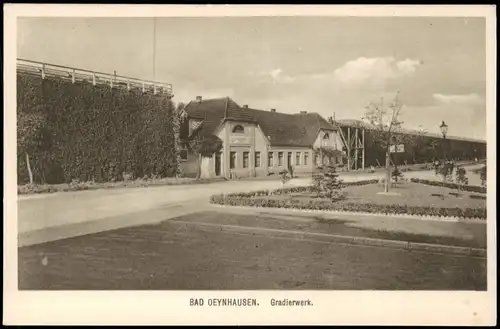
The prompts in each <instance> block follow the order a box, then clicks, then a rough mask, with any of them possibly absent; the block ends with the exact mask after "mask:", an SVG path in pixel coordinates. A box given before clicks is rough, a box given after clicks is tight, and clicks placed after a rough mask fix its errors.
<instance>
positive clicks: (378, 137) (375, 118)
mask: <svg viewBox="0 0 500 329" xmlns="http://www.w3.org/2000/svg"><path fill="white" fill-rule="evenodd" d="M402 106H403V104H402V102H401V101H400V99H399V92H398V93H397V94H396V97H395V98H394V100H393V101H392V102H391V103H390V104H389V110H387V109H386V108H385V107H384V102H383V99H382V101H381V102H380V104H376V103H370V104H369V105H368V106H367V107H366V112H365V116H364V119H366V120H368V122H369V123H370V124H371V126H372V128H373V139H374V142H375V143H377V144H380V145H381V146H382V147H383V149H384V150H385V157H386V158H385V168H386V177H385V184H384V190H385V192H389V182H390V180H391V167H390V162H391V161H390V154H391V145H393V144H398V143H399V142H400V141H399V140H398V138H400V137H401V136H404V135H403V134H397V130H398V128H399V127H400V125H401V123H402V122H400V121H399V115H400V112H401V108H402Z"/></svg>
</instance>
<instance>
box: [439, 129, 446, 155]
mask: <svg viewBox="0 0 500 329" xmlns="http://www.w3.org/2000/svg"><path fill="white" fill-rule="evenodd" d="M439 129H441V133H442V134H443V155H444V161H446V134H447V133H448V125H447V124H446V123H444V121H441V125H440V126H439Z"/></svg>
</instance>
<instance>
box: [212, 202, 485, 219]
mask: <svg viewBox="0 0 500 329" xmlns="http://www.w3.org/2000/svg"><path fill="white" fill-rule="evenodd" d="M210 205H212V206H215V207H220V208H240V209H247V210H250V209H273V210H279V211H292V212H308V213H328V214H339V215H348V216H376V217H395V218H408V219H418V220H432V221H441V222H452V223H460V222H462V223H482V224H486V222H487V219H486V218H485V219H481V218H478V217H450V216H448V217H444V216H443V217H441V216H428V215H421V216H419V215H408V214H386V213H370V212H358V211H342V210H313V209H297V208H275V207H258V206H254V207H252V206H230V205H221V204H215V203H210Z"/></svg>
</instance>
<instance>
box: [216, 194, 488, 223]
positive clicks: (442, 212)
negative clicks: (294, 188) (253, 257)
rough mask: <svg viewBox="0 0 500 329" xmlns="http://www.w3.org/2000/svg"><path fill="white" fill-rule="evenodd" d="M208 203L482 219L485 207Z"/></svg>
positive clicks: (226, 199) (231, 199)
mask: <svg viewBox="0 0 500 329" xmlns="http://www.w3.org/2000/svg"><path fill="white" fill-rule="evenodd" d="M210 203H212V204H218V205H227V206H246V207H262V208H288V209H306V210H325V211H346V212H361V213H370V214H387V215H391V214H392V215H398V214H406V215H418V216H438V217H458V218H480V219H486V208H466V209H461V208H458V207H457V208H436V207H428V206H420V207H418V206H407V205H403V204H392V205H383V204H369V203H349V202H348V203H344V202H338V203H337V202H334V203H332V202H328V201H323V200H308V201H306V200H297V199H285V200H278V199H254V198H245V197H238V196H233V195H213V196H211V198H210Z"/></svg>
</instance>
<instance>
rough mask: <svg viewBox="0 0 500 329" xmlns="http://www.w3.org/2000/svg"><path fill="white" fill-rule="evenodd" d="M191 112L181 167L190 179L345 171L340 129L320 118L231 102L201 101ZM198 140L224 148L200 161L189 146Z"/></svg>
mask: <svg viewBox="0 0 500 329" xmlns="http://www.w3.org/2000/svg"><path fill="white" fill-rule="evenodd" d="M185 112H186V113H185V114H186V115H185V120H184V122H183V128H182V129H181V140H182V141H183V145H184V147H183V151H182V152H181V161H182V162H181V163H182V164H181V166H182V170H183V172H184V175H186V176H195V175H196V174H197V172H198V170H200V171H201V172H200V176H201V177H202V178H211V177H218V176H219V177H225V178H228V179H235V178H241V177H263V176H270V175H277V174H278V173H279V172H280V171H282V170H284V169H287V170H290V169H291V170H292V171H293V174H294V176H300V175H310V174H312V173H313V172H314V170H315V168H316V167H317V166H318V165H321V164H329V163H332V164H335V165H338V166H342V165H343V160H344V156H343V153H342V151H341V150H342V141H341V139H340V137H339V135H338V131H337V128H336V127H334V126H333V125H332V124H330V123H329V122H328V121H326V120H325V119H324V118H323V117H321V116H320V115H319V114H317V113H306V112H300V113H297V114H286V113H279V112H276V111H275V110H273V109H272V110H268V111H264V110H257V109H252V108H249V107H248V106H240V105H238V104H237V103H236V102H234V101H233V100H232V99H231V98H217V99H207V100H203V99H202V98H201V97H198V98H197V100H196V101H192V102H190V103H189V104H187V106H186V107H185ZM197 136H201V138H211V139H212V140H214V141H215V140H217V141H220V142H221V144H222V148H221V149H220V150H218V151H216V152H214V153H213V154H204V155H202V156H200V155H198V154H196V152H194V151H193V150H192V149H191V148H190V146H189V145H190V143H189V141H190V140H192V139H193V138H196V137H197ZM200 163H201V166H200Z"/></svg>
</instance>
